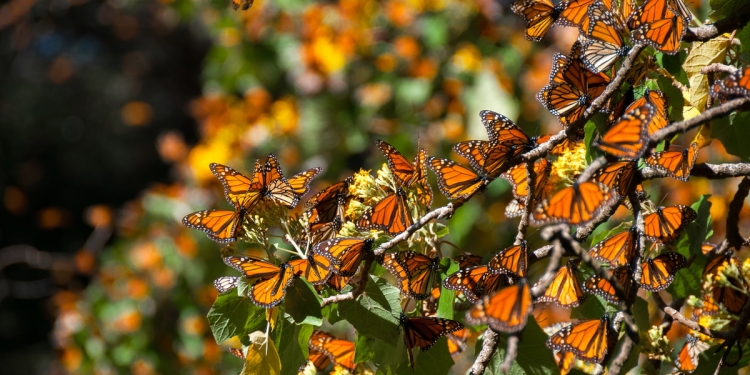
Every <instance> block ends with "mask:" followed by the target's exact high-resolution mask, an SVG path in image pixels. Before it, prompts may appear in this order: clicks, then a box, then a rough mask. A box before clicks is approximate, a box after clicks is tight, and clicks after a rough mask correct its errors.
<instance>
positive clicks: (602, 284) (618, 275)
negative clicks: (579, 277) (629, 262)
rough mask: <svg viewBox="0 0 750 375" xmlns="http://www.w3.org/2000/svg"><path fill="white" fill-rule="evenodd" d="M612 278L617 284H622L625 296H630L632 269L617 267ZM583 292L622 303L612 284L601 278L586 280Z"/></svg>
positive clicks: (592, 277)
mask: <svg viewBox="0 0 750 375" xmlns="http://www.w3.org/2000/svg"><path fill="white" fill-rule="evenodd" d="M612 276H614V277H615V279H616V280H617V282H619V283H620V286H622V289H623V291H624V292H625V296H627V295H629V294H630V286H631V285H632V284H633V283H632V282H631V280H632V277H631V272H630V267H629V266H621V267H617V268H615V269H613V270H612ZM583 290H584V291H585V292H586V293H590V294H595V295H597V296H599V297H602V298H604V299H605V300H607V301H609V302H612V303H618V302H620V297H618V296H617V293H616V292H615V287H614V286H612V284H610V283H609V281H607V279H604V278H601V277H599V276H596V275H593V276H591V277H589V278H588V279H586V281H584V282H583Z"/></svg>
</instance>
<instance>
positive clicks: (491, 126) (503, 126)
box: [479, 110, 529, 150]
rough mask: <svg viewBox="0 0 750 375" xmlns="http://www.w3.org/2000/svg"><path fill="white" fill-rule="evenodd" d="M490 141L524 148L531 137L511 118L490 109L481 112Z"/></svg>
mask: <svg viewBox="0 0 750 375" xmlns="http://www.w3.org/2000/svg"><path fill="white" fill-rule="evenodd" d="M479 118H480V119H481V120H482V124H483V125H484V128H485V129H487V135H488V136H489V139H490V142H492V143H500V144H503V145H510V146H516V148H518V149H520V150H523V149H524V148H525V147H526V146H527V145H528V144H529V137H528V136H527V135H526V133H524V132H523V130H521V128H519V127H518V125H516V124H515V123H514V122H513V121H511V120H510V119H509V118H507V117H505V116H503V115H501V114H499V113H497V112H493V111H490V110H483V111H480V112H479Z"/></svg>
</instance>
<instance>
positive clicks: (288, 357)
mask: <svg viewBox="0 0 750 375" xmlns="http://www.w3.org/2000/svg"><path fill="white" fill-rule="evenodd" d="M312 332H313V327H312V326H311V325H307V324H302V325H297V324H295V323H294V320H293V319H292V317H291V316H289V315H287V314H284V316H283V317H282V318H281V319H280V320H279V324H278V326H277V327H276V329H275V330H274V331H273V336H274V343H275V344H276V347H277V348H278V350H279V356H280V357H281V361H282V362H281V374H289V375H292V374H297V370H299V367H300V366H302V365H303V364H304V363H305V361H307V353H308V350H307V341H308V340H309V339H310V335H311V334H312Z"/></svg>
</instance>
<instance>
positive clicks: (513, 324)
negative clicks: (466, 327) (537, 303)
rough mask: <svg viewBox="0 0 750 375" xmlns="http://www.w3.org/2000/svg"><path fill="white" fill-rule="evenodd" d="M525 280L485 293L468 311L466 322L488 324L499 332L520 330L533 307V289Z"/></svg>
mask: <svg viewBox="0 0 750 375" xmlns="http://www.w3.org/2000/svg"><path fill="white" fill-rule="evenodd" d="M525 280H526V279H521V281H520V282H519V283H518V284H516V285H513V286H509V287H505V288H503V289H500V290H499V291H497V292H495V293H492V294H490V295H485V296H484V298H483V299H482V301H481V302H479V303H478V304H475V305H474V306H473V307H472V308H471V309H470V310H469V311H468V312H467V313H466V322H467V323H469V324H487V325H489V326H490V328H492V330H494V331H497V332H518V331H520V330H521V329H523V327H524V326H525V325H526V320H527V318H528V316H529V313H530V312H531V309H532V307H533V304H532V300H531V291H530V289H529V285H528V284H527V283H526V281H525Z"/></svg>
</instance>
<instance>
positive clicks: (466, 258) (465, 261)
mask: <svg viewBox="0 0 750 375" xmlns="http://www.w3.org/2000/svg"><path fill="white" fill-rule="evenodd" d="M453 260H454V261H456V263H458V268H468V267H475V266H478V265H479V264H481V263H482V257H481V256H479V255H474V254H470V253H463V254H461V255H459V256H456V257H453Z"/></svg>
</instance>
